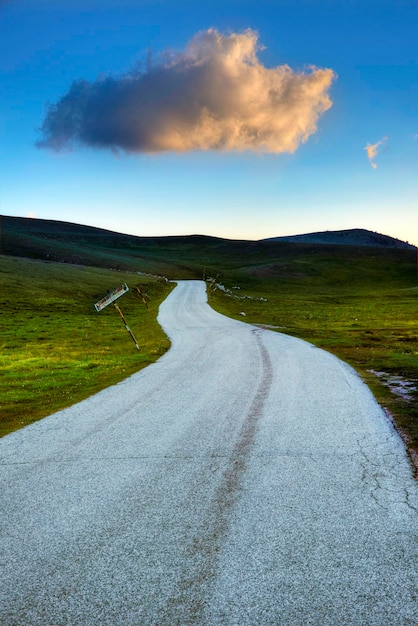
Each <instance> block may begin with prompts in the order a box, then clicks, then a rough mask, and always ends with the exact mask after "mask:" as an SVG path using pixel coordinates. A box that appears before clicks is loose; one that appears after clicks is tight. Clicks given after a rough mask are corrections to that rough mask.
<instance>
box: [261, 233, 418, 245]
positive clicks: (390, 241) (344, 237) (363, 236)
mask: <svg viewBox="0 0 418 626" xmlns="http://www.w3.org/2000/svg"><path fill="white" fill-rule="evenodd" d="M264 241H290V242H293V243H320V244H331V245H344V246H367V247H372V248H397V249H401V250H407V249H411V248H412V249H413V248H414V246H412V245H411V244H410V243H407V242H406V241H401V240H400V239H395V238H394V237H389V236H388V235H381V234H380V233H375V232H372V231H370V230H364V229H362V228H354V229H350V230H337V231H328V230H327V231H324V232H318V233H308V234H306V235H290V236H284V237H270V238H269V239H264Z"/></svg>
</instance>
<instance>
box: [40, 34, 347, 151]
mask: <svg viewBox="0 0 418 626" xmlns="http://www.w3.org/2000/svg"><path fill="white" fill-rule="evenodd" d="M261 49H262V47H261V46H260V45H259V44H258V34H257V33H256V32H255V31H253V30H251V29H248V30H246V31H244V32H241V33H230V34H227V35H224V34H222V33H220V32H219V31H217V30H216V29H213V28H211V29H209V30H207V31H203V32H199V33H197V34H196V35H195V36H194V37H193V38H192V39H191V40H190V42H189V43H188V45H187V46H186V49H185V51H184V52H179V53H173V52H165V53H164V54H161V55H159V56H157V58H151V54H150V53H149V54H148V58H147V62H146V63H145V64H144V67H143V68H142V69H136V70H135V71H131V72H128V73H126V74H122V75H119V76H116V77H112V76H106V77H103V76H101V77H99V78H97V79H96V80H95V81H93V82H90V81H87V80H76V81H74V82H73V83H72V85H71V86H70V88H69V90H68V92H67V93H66V94H64V95H63V96H62V98H61V99H60V100H59V101H58V102H57V103H56V104H53V105H51V106H49V107H48V109H47V112H46V116H45V120H44V122H43V125H42V127H41V129H40V132H41V135H42V138H41V139H40V141H39V142H38V143H37V145H38V147H40V148H49V149H52V150H55V151H57V152H59V151H63V150H68V149H72V148H74V147H75V146H80V145H84V146H90V147H92V148H97V149H108V150H113V151H116V152H117V151H118V150H123V151H124V152H127V153H134V152H148V153H157V152H166V151H175V152H188V151H193V150H219V151H244V150H252V151H256V152H270V153H276V154H278V153H282V152H290V153H293V152H295V151H296V150H297V148H298V147H299V145H300V144H301V143H304V142H306V141H307V140H308V138H309V137H310V136H311V135H313V134H314V133H315V132H316V130H317V123H318V120H319V118H320V117H321V116H322V114H323V113H324V112H325V111H327V110H328V109H329V108H330V107H331V106H332V101H331V99H330V96H329V90H330V87H331V84H332V81H333V80H334V79H335V78H336V75H335V73H334V72H333V70H331V69H320V68H316V67H309V68H307V69H306V70H305V71H301V72H298V71H295V70H293V69H291V68H290V67H289V66H288V65H280V66H278V67H273V68H267V67H265V66H264V65H263V64H262V63H261V62H260V60H259V58H258V52H259V51H260V50H261Z"/></svg>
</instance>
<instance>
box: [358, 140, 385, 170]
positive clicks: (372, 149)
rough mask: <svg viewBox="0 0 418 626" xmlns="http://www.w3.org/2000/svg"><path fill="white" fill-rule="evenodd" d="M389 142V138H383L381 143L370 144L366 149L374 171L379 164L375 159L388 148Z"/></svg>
mask: <svg viewBox="0 0 418 626" xmlns="http://www.w3.org/2000/svg"><path fill="white" fill-rule="evenodd" d="M388 141H389V137H383V139H381V140H380V141H378V142H376V143H373V144H371V143H368V144H367V145H366V147H365V148H364V150H365V151H366V152H367V156H368V159H369V161H370V165H371V166H372V168H373V169H374V170H375V169H376V168H377V164H376V163H375V158H376V156H377V155H378V154H379V152H382V150H384V149H385V148H386V146H387V143H388Z"/></svg>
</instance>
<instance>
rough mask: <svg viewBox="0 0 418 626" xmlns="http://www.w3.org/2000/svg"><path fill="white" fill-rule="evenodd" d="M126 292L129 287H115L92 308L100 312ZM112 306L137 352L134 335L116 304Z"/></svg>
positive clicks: (124, 285)
mask: <svg viewBox="0 0 418 626" xmlns="http://www.w3.org/2000/svg"><path fill="white" fill-rule="evenodd" d="M127 291H129V287H128V285H127V284H126V283H123V285H120V287H117V288H116V289H113V291H109V293H108V294H107V295H106V296H105V297H104V298H102V299H101V300H99V301H98V302H96V304H95V305H94V308H95V309H96V311H97V312H99V311H101V310H102V309H104V308H105V307H106V306H108V305H109V304H112V302H115V300H117V299H118V298H120V297H121V296H123V295H124V294H125V293H126V292H127ZM114 306H115V309H116V310H117V312H118V313H119V315H120V317H121V319H122V322H123V324H124V326H125V328H126V330H127V331H128V333H129V334H130V336H131V337H132V340H133V342H134V344H135V346H136V349H137V350H139V346H138V342H137V340H136V339H135V335H134V334H133V332H132V331H131V329H130V328H129V326H128V324H127V321H126V319H125V316H124V315H123V313H122V311H121V309H120V307H119V306H118V305H117V304H115V305H114Z"/></svg>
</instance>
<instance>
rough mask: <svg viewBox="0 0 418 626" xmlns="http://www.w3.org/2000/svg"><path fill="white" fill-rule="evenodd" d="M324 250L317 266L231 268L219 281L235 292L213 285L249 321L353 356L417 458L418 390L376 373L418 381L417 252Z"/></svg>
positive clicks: (226, 307)
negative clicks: (397, 386)
mask: <svg viewBox="0 0 418 626" xmlns="http://www.w3.org/2000/svg"><path fill="white" fill-rule="evenodd" d="M317 254H318V255H320V258H319V257H318V259H317V261H318V262H316V263H315V264H313V265H310V264H308V263H305V264H304V262H303V258H302V257H299V259H298V263H297V264H295V263H293V264H291V265H289V264H288V263H287V269H284V267H283V265H281V266H279V267H278V268H276V269H275V270H274V269H272V267H271V266H269V267H268V268H267V269H266V268H260V267H253V266H252V267H251V268H247V269H246V271H243V272H242V273H241V276H240V275H239V274H236V273H234V274H233V276H229V275H228V274H227V273H225V274H224V276H223V277H220V278H219V279H218V281H221V282H222V283H223V284H224V286H225V287H226V288H227V289H228V290H229V291H230V293H228V292H226V293H225V292H224V291H222V290H220V289H218V288H216V286H215V285H212V288H211V290H210V295H209V301H210V304H211V305H212V306H213V307H214V308H215V309H216V310H218V311H219V312H221V313H223V314H225V315H228V316H231V317H234V318H236V319H240V320H241V321H246V322H249V323H252V324H261V325H265V326H268V327H273V330H276V331H278V332H284V333H286V334H289V335H293V336H297V337H299V338H301V339H305V340H306V341H309V342H311V343H313V344H315V345H317V346H318V347H320V348H323V349H325V350H328V351H329V352H332V353H334V354H336V355H337V356H338V357H340V358H341V359H343V360H344V361H346V362H348V363H350V364H351V365H352V366H353V367H354V368H355V369H356V370H357V371H358V372H359V374H360V375H361V376H362V377H363V379H364V380H365V381H366V382H367V384H368V385H369V387H370V388H371V389H372V391H373V393H374V395H375V396H376V398H377V399H378V401H379V402H380V404H381V405H382V406H383V407H384V408H386V410H387V412H388V414H390V415H391V416H392V417H393V420H394V422H395V424H396V426H397V428H398V430H399V431H400V432H401V434H402V436H403V438H404V440H405V442H406V444H407V446H408V448H409V452H410V454H411V457H412V458H413V460H415V464H416V459H417V458H418V457H417V456H416V455H417V454H418V408H417V404H418V403H417V400H418V393H417V391H416V390H415V391H414V392H412V393H411V394H410V396H409V397H402V396H400V395H397V394H395V393H393V392H392V391H390V390H389V388H388V386H387V384H385V382H384V380H382V378H380V377H378V376H376V375H375V374H374V373H373V372H385V373H386V374H388V375H389V379H390V378H391V377H392V378H393V377H395V376H399V377H401V379H402V380H405V381H409V382H412V383H414V384H415V386H416V387H418V314H417V313H418V290H417V288H416V266H415V258H414V254H412V255H405V254H404V253H403V252H402V253H399V252H396V251H393V252H392V253H391V254H387V255H384V256H382V255H379V254H377V253H376V252H375V253H374V255H373V254H370V253H367V254H368V256H367V263H365V262H364V261H365V259H364V257H363V252H362V251H358V252H357V253H356V254H357V255H358V258H357V259H356V258H355V255H354V258H353V252H351V259H346V260H345V261H343V262H341V259H338V257H335V256H333V255H332V256H330V257H329V258H327V252H326V250H323V251H322V252H318V253H317ZM359 259H360V260H361V262H359ZM269 273H270V275H268V274H269ZM383 277H384V280H383V279H382V278H383ZM240 278H241V281H240ZM236 287H240V289H236ZM248 296H249V297H248ZM260 298H263V300H260ZM242 313H245V317H244V316H243V315H242ZM386 378H387V377H386ZM416 466H417V464H416ZM417 467H418V466H417Z"/></svg>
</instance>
